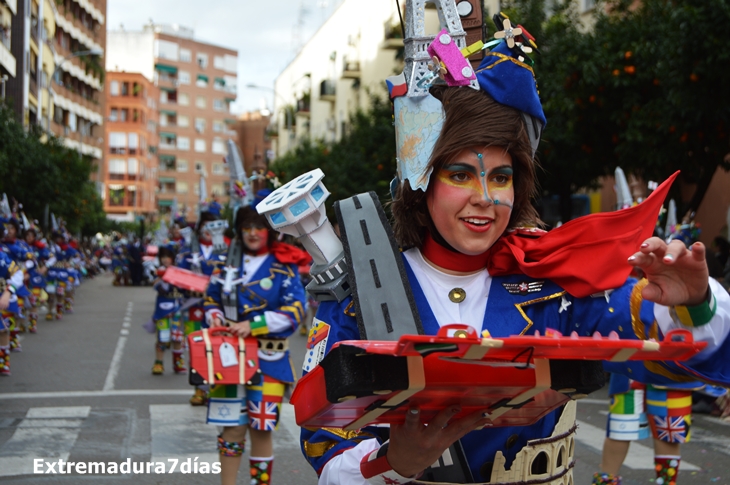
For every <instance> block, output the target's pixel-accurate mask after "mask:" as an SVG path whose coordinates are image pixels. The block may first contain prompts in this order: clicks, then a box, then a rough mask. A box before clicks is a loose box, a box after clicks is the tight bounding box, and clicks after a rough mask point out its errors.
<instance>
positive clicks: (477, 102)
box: [391, 86, 540, 247]
mask: <svg viewBox="0 0 730 485" xmlns="http://www.w3.org/2000/svg"><path fill="white" fill-rule="evenodd" d="M431 94H433V96H434V97H436V98H437V99H439V100H440V101H441V103H442V104H443V107H444V113H445V119H444V125H443V128H442V129H441V134H440V135H439V138H438V140H437V141H436V145H435V146H434V149H433V153H432V154H431V159H430V160H429V164H428V165H429V168H431V169H433V170H432V172H431V178H433V174H435V173H438V171H439V170H440V169H441V168H442V167H443V166H444V165H445V164H446V163H447V162H450V161H451V160H453V158H454V157H455V156H456V155H457V154H458V153H459V152H461V151H462V150H464V149H465V148H469V147H489V146H496V147H502V148H504V149H505V151H506V152H507V153H508V154H509V155H510V156H511V157H512V168H513V170H514V177H513V186H514V191H515V201H514V207H513V209H512V215H511V216H510V220H509V227H519V226H524V225H535V224H539V222H540V220H539V217H538V215H537V211H536V210H535V208H534V207H533V206H532V204H531V200H532V198H533V197H534V196H535V195H536V193H537V187H536V166H537V164H536V162H535V161H534V160H533V157H532V147H531V146H530V140H529V137H528V135H527V131H526V130H525V124H524V121H523V119H522V115H521V114H520V112H519V111H518V110H516V109H514V108H510V107H508V106H505V105H502V104H499V103H497V102H496V101H494V100H493V99H492V98H491V97H490V96H489V95H487V94H486V93H484V92H483V91H476V90H474V89H471V88H451V87H445V86H436V87H433V88H431ZM431 183H432V181H431ZM431 186H432V185H430V184H429V190H430V187H431ZM391 209H392V213H393V231H394V233H395V237H396V239H397V240H398V243H399V244H400V245H401V246H403V247H411V246H417V247H420V246H421V244H422V243H423V239H424V237H425V236H426V231H431V232H432V233H435V231H436V228H435V227H434V225H433V221H432V220H431V216H430V215H429V213H428V207H427V204H426V193H425V192H424V191H422V190H413V189H412V188H411V186H410V184H409V183H408V181H407V180H405V181H402V183H401V184H400V185H399V186H398V189H397V191H396V196H395V199H394V200H393V203H392V205H391Z"/></svg>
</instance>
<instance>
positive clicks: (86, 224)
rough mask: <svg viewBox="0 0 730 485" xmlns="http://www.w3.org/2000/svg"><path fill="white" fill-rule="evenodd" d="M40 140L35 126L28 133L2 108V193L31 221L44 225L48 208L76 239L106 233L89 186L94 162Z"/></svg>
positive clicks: (56, 141)
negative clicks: (10, 198) (17, 202)
mask: <svg viewBox="0 0 730 485" xmlns="http://www.w3.org/2000/svg"><path fill="white" fill-rule="evenodd" d="M42 135H43V134H42V132H41V131H40V130H39V129H38V127H37V126H32V127H30V129H29V130H28V131H26V130H24V129H23V127H22V125H21V124H20V123H18V121H17V120H16V119H15V115H14V113H13V111H12V110H11V109H10V108H9V107H7V106H4V105H3V106H0V193H2V192H5V193H7V194H8V196H13V197H15V198H16V199H17V200H18V201H19V202H21V203H22V204H23V208H24V211H25V213H26V215H27V216H28V217H29V218H30V217H33V218H36V219H38V220H39V221H41V220H42V218H43V214H44V212H45V208H46V205H48V207H49V209H50V211H51V212H53V213H54V214H56V216H57V217H61V218H63V219H64V220H65V221H66V222H67V227H68V229H69V230H70V231H71V232H72V233H77V232H81V233H82V234H84V235H90V234H95V233H96V232H98V231H103V230H105V229H106V228H107V226H108V223H107V221H106V216H105V214H104V211H103V208H102V202H101V200H100V198H99V195H98V193H97V192H96V188H95V186H94V183H93V182H91V181H90V180H89V176H90V175H91V172H92V171H93V170H94V169H95V167H94V165H93V162H92V160H91V158H89V157H87V156H80V155H79V153H78V152H77V151H75V150H71V149H69V148H66V147H64V146H63V144H62V143H61V141H60V140H59V139H58V138H51V139H50V140H48V141H47V142H46V143H43V142H41V138H42ZM41 222H42V221H41Z"/></svg>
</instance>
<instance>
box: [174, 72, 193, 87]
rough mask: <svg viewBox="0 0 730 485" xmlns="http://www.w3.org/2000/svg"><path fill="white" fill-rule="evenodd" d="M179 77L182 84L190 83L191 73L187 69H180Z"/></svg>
mask: <svg viewBox="0 0 730 485" xmlns="http://www.w3.org/2000/svg"><path fill="white" fill-rule="evenodd" d="M177 79H178V81H179V82H180V84H190V73H189V72H187V71H178V73H177Z"/></svg>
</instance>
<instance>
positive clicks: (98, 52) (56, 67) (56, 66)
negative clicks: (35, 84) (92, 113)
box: [48, 49, 104, 134]
mask: <svg viewBox="0 0 730 485" xmlns="http://www.w3.org/2000/svg"><path fill="white" fill-rule="evenodd" d="M89 54H90V55H92V56H101V55H103V54H104V52H103V51H101V50H97V49H90V50H85V51H76V52H73V53H71V54H70V55H68V56H66V57H64V58H63V59H61V62H59V63H58V64H54V69H53V74H51V79H50V80H49V81H48V133H49V134H53V133H52V131H51V88H52V87H53V80H54V79H55V78H56V73H58V70H59V69H60V68H61V66H63V63H64V62H66V61H68V60H69V59H73V58H74V57H80V56H86V55H89Z"/></svg>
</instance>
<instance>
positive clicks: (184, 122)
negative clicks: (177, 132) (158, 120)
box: [177, 115, 190, 128]
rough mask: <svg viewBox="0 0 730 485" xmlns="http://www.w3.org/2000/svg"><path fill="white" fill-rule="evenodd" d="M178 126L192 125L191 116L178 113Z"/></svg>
mask: <svg viewBox="0 0 730 485" xmlns="http://www.w3.org/2000/svg"><path fill="white" fill-rule="evenodd" d="M177 126H181V127H183V128H186V127H188V126H190V118H188V117H187V116H184V115H177Z"/></svg>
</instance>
